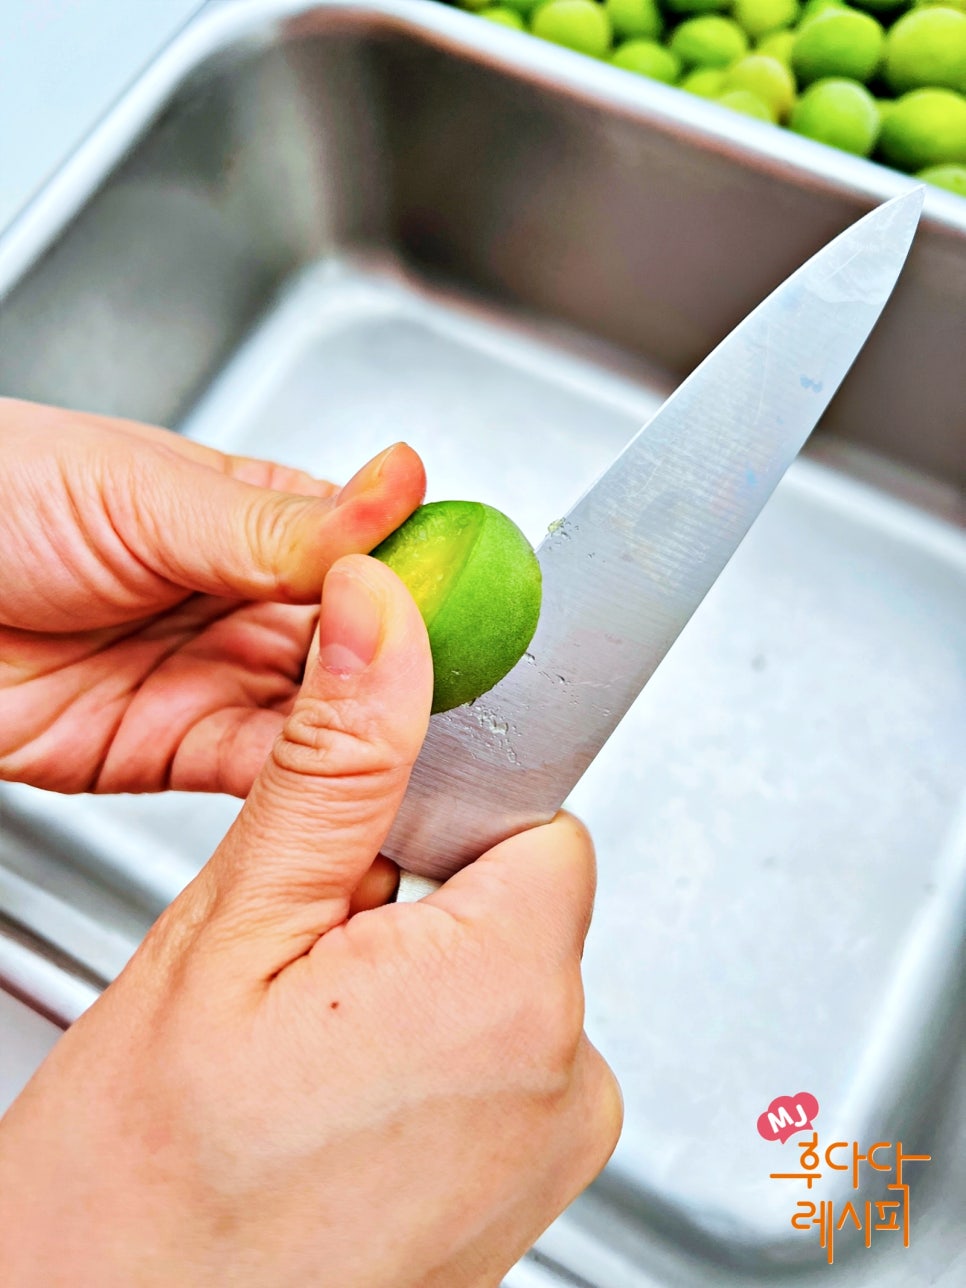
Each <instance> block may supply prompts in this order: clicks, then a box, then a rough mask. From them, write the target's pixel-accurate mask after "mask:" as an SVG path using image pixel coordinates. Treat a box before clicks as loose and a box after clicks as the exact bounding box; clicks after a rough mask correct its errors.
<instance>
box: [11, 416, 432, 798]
mask: <svg viewBox="0 0 966 1288" xmlns="http://www.w3.org/2000/svg"><path fill="white" fill-rule="evenodd" d="M0 450H2V453H3V470H2V471H0V710H2V714H3V719H2V721H0V779H2V778H6V779H15V780H18V781H21V782H27V783H32V784H34V785H35V786H38V787H46V788H50V789H53V790H56V791H61V792H85V791H97V792H149V791H162V790H164V789H166V788H180V789H182V790H186V791H222V792H231V793H233V794H234V795H237V796H244V795H245V793H246V792H247V791H248V789H249V788H250V787H251V784H252V781H253V780H254V777H255V775H256V773H257V772H258V769H259V767H260V766H261V764H262V762H263V761H264V759H265V757H266V755H267V754H268V752H269V749H270V748H271V745H272V743H273V741H274V740H275V738H276V737H277V735H278V733H279V730H280V729H281V727H282V722H283V720H284V718H285V715H286V714H287V713H288V711H289V710H290V709H291V705H292V702H293V700H294V697H295V693H296V691H297V689H298V685H299V682H300V680H301V675H302V668H303V664H304V661H305V653H306V649H307V648H308V644H309V640H310V638H311V635H312V631H313V629H314V626H315V619H316V616H317V606H318V599H319V594H320V591H321V587H322V580H323V577H324V575H325V572H326V570H327V569H328V568H329V566H330V565H331V564H332V562H333V561H334V560H335V559H336V558H338V557H339V556H340V555H344V554H349V553H355V552H365V551H368V550H371V549H372V548H373V547H374V546H375V545H376V544H377V543H378V542H379V541H381V540H382V538H383V537H385V536H387V535H388V534H389V533H390V532H392V531H393V530H394V529H395V528H397V527H398V526H399V524H400V523H402V521H403V520H404V519H405V518H406V517H407V516H408V515H409V514H410V513H411V512H412V511H413V510H414V509H415V508H416V506H417V505H418V504H419V502H420V500H421V499H422V495H423V490H424V486H425V477H424V474H423V468H422V464H421V462H420V460H419V458H418V457H417V456H416V454H415V452H413V451H412V450H411V449H410V448H408V447H405V446H404V445H402V444H397V446H396V447H394V448H391V449H389V451H388V452H385V453H383V455H382V456H379V457H377V458H376V459H375V460H374V461H370V463H369V464H368V465H367V466H366V467H365V468H364V469H363V470H361V471H360V473H359V474H357V475H356V476H355V478H353V479H352V480H351V482H350V483H349V484H347V486H346V487H345V488H343V489H342V491H341V492H339V491H338V489H337V488H336V487H335V486H334V485H333V484H331V483H322V482H319V481H317V480H316V479H313V478H311V477H310V476H309V475H307V474H303V473H301V472H300V471H297V470H291V469H286V468H285V467H283V466H280V465H273V464H271V463H270V462H267V461H256V460H249V459H245V458H239V457H232V456H224V455H222V453H221V452H216V451H214V450H212V449H211V448H208V447H203V446H201V445H199V444H197V443H192V442H189V441H188V440H186V439H184V438H181V437H179V436H178V435H177V434H171V433H168V432H167V431H165V430H162V429H154V428H151V427H149V426H146V425H138V424H135V423H133V422H130V421H120V420H109V419H106V418H104V417H100V416H89V415H83V414H81V413H78V412H66V411H60V410H58V409H56V408H52V407H40V406H35V405H32V404H29V403H20V402H13V401H11V400H9V399H0ZM293 605H307V607H301V608H300V607H293Z"/></svg>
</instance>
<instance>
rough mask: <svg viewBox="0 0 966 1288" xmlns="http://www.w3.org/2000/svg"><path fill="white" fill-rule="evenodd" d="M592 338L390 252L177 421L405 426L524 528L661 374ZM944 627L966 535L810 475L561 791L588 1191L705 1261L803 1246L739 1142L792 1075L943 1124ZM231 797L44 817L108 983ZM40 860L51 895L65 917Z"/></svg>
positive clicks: (899, 1127) (954, 649)
mask: <svg viewBox="0 0 966 1288" xmlns="http://www.w3.org/2000/svg"><path fill="white" fill-rule="evenodd" d="M580 348H581V346H580V344H579V341H578V340H577V338H576V337H574V336H572V335H566V334H564V333H562V332H561V331H560V329H559V328H541V327H540V326H539V325H537V324H535V323H532V322H531V323H528V322H527V321H526V320H525V319H524V318H522V317H520V316H519V315H515V314H511V313H502V314H501V313H500V312H498V311H497V310H495V309H493V308H492V307H490V308H488V307H485V306H483V305H482V304H481V303H480V302H479V300H477V299H474V298H472V297H467V296H463V297H460V296H459V295H458V294H456V293H454V292H453V291H451V290H450V291H442V290H438V289H433V287H431V286H430V285H429V284H428V283H426V282H424V281H420V280H418V279H415V278H413V277H412V276H411V275H407V274H406V273H405V272H403V271H402V270H401V269H400V268H399V267H398V265H395V264H393V263H392V262H389V261H386V260H379V259H374V258H372V257H365V256H360V257H356V258H352V257H334V258H330V259H326V260H324V261H321V262H319V263H317V264H315V265H312V266H310V267H308V268H307V269H304V270H302V271H300V272H299V273H297V274H296V275H294V276H293V277H292V278H291V280H290V281H289V282H288V283H287V284H286V287H285V289H284V290H282V291H281V292H280V293H279V295H278V298H277V300H276V302H275V305H274V307H273V308H272V309H271V310H269V311H268V312H267V313H266V315H265V316H264V317H263V319H262V320H261V322H260V323H259V324H258V325H257V326H256V327H255V328H254V329H253V330H252V331H251V333H250V334H249V335H248V336H247V337H246V338H245V340H244V342H243V343H242V344H241V345H240V346H239V347H238V349H237V350H236V352H235V353H234V354H233V356H232V357H231V358H230V360H229V361H228V362H227V364H226V365H225V366H224V368H223V370H222V371H221V373H220V375H219V376H218V378H217V379H216V380H215V381H214V382H213V383H212V385H211V387H210V388H209V390H208V391H207V392H206V394H205V395H204V397H203V398H202V399H201V400H200V401H199V402H198V403H197V405H196V406H195V408H194V409H193V411H192V413H191V414H190V415H189V416H188V417H187V418H186V420H185V421H184V423H183V425H182V428H183V430H184V432H186V433H188V434H191V435H193V436H196V437H198V438H200V439H202V440H204V441H206V442H208V443H211V444H212V445H216V446H219V447H221V448H224V449H226V450H231V451H236V452H241V453H250V454H260V453H261V454H264V453H266V452H270V453H271V454H273V455H274V456H276V457H278V458H281V459H284V460H286V461H288V462H291V463H292V464H297V465H300V466H302V467H305V468H308V469H310V470H312V471H314V472H316V473H319V474H322V475H327V476H331V477H335V478H340V477H345V476H346V475H347V474H348V473H349V472H351V470H352V469H354V468H355V467H356V466H357V465H358V464H359V463H361V462H362V461H363V460H364V459H366V458H367V457H368V456H369V455H371V454H373V453H374V452H376V451H377V450H379V449H380V448H381V447H382V446H384V445H385V444H386V443H388V442H390V441H394V440H396V439H399V438H405V439H406V440H407V441H409V442H411V443H412V444H413V445H414V446H415V447H417V448H418V450H419V451H420V452H421V453H422V454H423V456H424V459H425V461H426V464H427V468H428V473H429V479H430V496H431V497H436V498H442V497H447V496H471V497H476V498H480V499H484V500H487V501H490V502H491V503H493V504H496V505H498V506H500V507H501V508H503V509H505V510H506V511H508V512H509V513H511V514H512V515H514V516H515V517H516V518H517V519H518V520H519V521H520V523H521V525H522V526H523V527H524V528H525V530H526V531H527V533H528V535H529V536H530V537H531V539H532V540H534V541H538V540H539V539H540V536H541V535H542V533H543V532H544V531H545V530H546V528H547V525H548V523H549V522H550V521H551V520H552V519H553V518H554V517H556V516H559V514H560V513H561V512H562V511H563V510H565V509H566V508H567V507H568V506H569V505H570V503H571V502H572V501H573V500H574V499H575V498H576V496H577V495H578V494H579V492H580V491H581V490H582V488H583V487H584V486H586V484H587V482H588V481H589V480H591V479H592V478H593V477H594V476H595V475H596V473H597V472H598V471H599V470H600V469H601V468H602V467H603V466H604V465H605V464H607V463H608V462H609V461H610V459H611V458H612V457H613V455H614V454H615V453H616V452H617V451H618V450H619V449H620V447H621V445H622V444H623V442H624V441H626V439H627V438H628V437H629V436H630V435H631V434H632V433H633V432H634V431H635V430H636V428H637V427H638V425H639V424H640V423H641V422H642V421H643V420H644V419H646V417H647V415H648V414H649V413H650V412H651V411H652V410H653V409H654V408H655V407H656V406H657V405H658V404H659V402H660V401H661V399H662V398H663V397H664V396H665V394H666V392H667V390H668V388H669V387H670V385H671V384H672V383H673V381H672V378H671V377H670V376H669V375H668V374H667V373H665V372H662V371H661V370H660V369H658V368H646V367H645V365H644V364H641V363H639V364H629V363H628V362H626V361H624V362H623V363H622V362H621V360H620V359H619V358H618V357H617V355H613V354H611V355H607V354H605V352H604V350H602V349H601V348H600V347H599V346H598V347H597V348H596V349H595V347H594V346H586V347H585V348H584V351H583V352H580ZM608 358H609V360H608ZM632 368H634V369H633V370H632ZM825 455H826V456H828V449H827V448H826V450H825ZM964 607H966V541H964V540H963V538H962V535H961V534H959V533H958V532H957V531H956V530H955V529H954V528H952V527H951V526H947V525H946V524H944V523H942V522H941V521H939V520H936V519H933V518H931V517H930V516H928V515H927V514H925V513H924V512H922V511H921V510H915V509H913V508H911V507H909V506H908V505H906V504H904V503H902V502H899V501H896V500H892V499H889V498H888V497H887V496H885V495H884V494H883V493H881V492H880V491H876V490H873V489H871V488H869V487H868V485H866V484H864V483H862V482H858V481H855V480H853V479H850V478H849V477H848V476H847V475H846V474H845V473H843V472H842V471H836V470H833V469H832V468H830V466H829V465H828V464H824V463H823V464H819V463H816V462H814V461H809V460H807V459H806V460H801V461H799V462H798V463H797V464H796V465H795V466H794V467H793V469H792V470H791V472H790V473H789V475H788V476H787V478H786V480H785V481H784V482H783V483H782V485H781V486H780V488H779V489H778V492H777V493H776V495H775V496H774V498H773V499H772V501H771V502H770V503H769V505H768V506H767V508H766V510H765V512H764V513H763V515H762V516H761V518H760V520H759V521H758V523H757V524H756V525H755V527H754V528H753V530H752V532H751V534H750V535H749V537H748V538H747V540H746V541H745V543H744V544H743V546H742V547H741V549H740V550H739V552H738V554H737V555H736V556H735V558H734V559H733V561H732V563H731V564H730V565H729V567H728V569H727V570H726V572H725V574H724V575H723V576H722V577H721V578H720V580H719V582H718V583H717V584H716V586H715V588H714V590H713V591H712V593H711V595H710V596H709V597H708V599H707V600H706V601H705V604H704V605H703V606H702V608H701V609H700V610H699V612H698V613H697V614H696V616H695V618H694V619H693V621H692V623H691V624H690V625H689V627H688V628H687V630H686V631H685V632H684V634H683V635H682V636H681V638H680V639H679V641H678V642H677V643H676V645H675V647H674V649H673V650H672V652H671V654H670V655H669V656H668V658H667V660H666V661H665V663H664V664H663V665H662V667H661V668H660V670H659V671H658V673H657V675H656V676H655V677H654V679H653V680H652V682H651V683H650V684H649V685H648V687H647V689H646V690H645V692H644V693H643V694H642V696H641V698H640V699H639V701H638V702H637V704H636V705H635V707H634V708H633V710H632V711H631V713H630V714H629V716H628V717H627V718H626V719H625V721H624V723H623V724H622V725H621V727H620V728H619V730H618V732H617V733H616V734H615V735H614V737H613V738H612V739H611V741H610V742H609V743H608V745H607V747H606V748H605V750H604V751H603V753H602V754H601V756H600V757H599V759H598V760H597V762H596V763H595V764H594V765H593V766H592V768H591V770H590V771H589V772H588V773H587V775H586V776H585V778H584V779H583V781H582V782H581V784H580V785H579V786H578V788H577V790H576V792H575V793H574V796H573V798H572V806H573V808H574V809H575V810H577V811H578V812H579V813H580V814H581V815H582V816H583V817H584V818H585V819H586V820H587V821H588V823H589V825H590V827H591V829H592V831H593V833H594V835H595V838H596V842H597V846H598V855H599V867H600V887H599V895H598V905H597V914H596V918H595V924H594V928H593V930H592V932H591V936H590V939H589V942H588V948H587V956H586V978H587V996H588V1002H587V1005H588V1028H589V1032H590V1034H591V1036H592V1038H593V1039H594V1040H595V1041H596V1042H597V1043H598V1045H599V1046H600V1047H601V1048H602V1050H603V1051H604V1052H605V1053H606V1055H607V1056H608V1058H609V1059H610V1060H611V1061H612V1063H613V1064H614V1066H615V1068H616V1070H617V1072H618V1075H619V1077H620V1079H621V1082H622V1084H623V1087H624V1092H625V1097H626V1127H625V1132H624V1137H623V1140H622V1142H621V1145H620V1147H619V1149H618V1153H617V1155H616V1158H615V1161H614V1163H613V1165H612V1168H611V1178H612V1179H611V1182H609V1183H613V1184H614V1185H615V1186H617V1187H618V1188H619V1189H621V1191H622V1192H623V1193H624V1195H625V1199H626V1200H627V1203H628V1204H629V1206H630V1208H631V1210H632V1212H633V1215H634V1219H635V1220H636V1221H638V1222H640V1223H641V1224H642V1225H647V1224H649V1223H650V1224H653V1225H654V1226H655V1227H657V1228H662V1227H663V1226H665V1225H666V1224H667V1223H668V1222H669V1221H671V1222H672V1223H676V1224H678V1225H679V1226H680V1228H681V1229H682V1230H687V1231H688V1235H687V1239H688V1241H689V1242H691V1243H693V1242H694V1241H695V1240H697V1241H698V1243H704V1244H706V1245H707V1249H708V1254H709V1255H710V1256H712V1257H713V1258H714V1259H716V1260H722V1259H723V1260H724V1261H725V1262H727V1261H728V1260H729V1259H730V1258H733V1257H734V1256H735V1255H736V1252H735V1248H736V1246H737V1247H740V1248H741V1249H743V1251H742V1253H741V1257H742V1258H743V1259H744V1261H745V1262H746V1263H747V1264H749V1265H752V1264H761V1263H770V1262H776V1261H777V1262H778V1263H781V1262H783V1261H786V1260H790V1261H792V1262H795V1261H800V1260H802V1261H808V1260H809V1259H811V1258H812V1256H813V1255H817V1253H818V1250H817V1248H813V1247H812V1241H809V1240H806V1239H804V1238H802V1239H801V1240H799V1239H798V1237H797V1236H796V1235H795V1234H794V1233H786V1232H787V1231H788V1212H789V1210H790V1208H791V1207H793V1204H790V1203H789V1199H788V1195H787V1193H786V1192H785V1191H784V1190H783V1188H782V1186H781V1185H780V1184H778V1183H776V1182H775V1181H772V1180H770V1179H769V1172H770V1170H771V1168H772V1166H773V1165H774V1164H773V1155H774V1152H775V1147H774V1146H773V1145H769V1144H767V1143H765V1142H763V1141H761V1140H760V1139H759V1138H758V1137H757V1135H756V1134H755V1132H754V1122H755V1119H756V1118H757V1115H758V1113H760V1112H761V1110H762V1108H763V1107H764V1106H765V1105H766V1104H768V1102H769V1101H770V1100H771V1099H772V1097H773V1096H774V1095H776V1094H779V1091H780V1089H781V1088H787V1089H788V1090H789V1091H791V1090H798V1089H800V1088H799V1084H801V1087H802V1088H809V1089H811V1090H812V1091H813V1093H814V1094H815V1095H817V1096H818V1098H819V1101H820V1104H821V1106H822V1119H823V1126H824V1127H825V1128H826V1129H833V1130H838V1131H839V1132H840V1133H841V1134H843V1135H848V1136H849V1137H850V1138H852V1137H862V1136H863V1134H866V1133H868V1132H874V1133H876V1134H877V1136H880V1137H883V1138H885V1137H888V1138H890V1139H892V1138H895V1137H896V1136H901V1135H902V1133H903V1132H904V1131H905V1132H906V1133H907V1136H908V1135H909V1134H910V1133H914V1134H915V1136H916V1139H917V1140H919V1139H921V1138H922V1137H923V1136H924V1135H925V1136H927V1137H928V1136H930V1135H931V1132H932V1130H933V1126H932V1111H933V1098H934V1093H935V1089H936V1085H937V1081H938V1080H939V1079H940V1078H941V1077H942V1076H943V1074H944V1072H945V1070H946V1066H947V1062H948V1060H949V1057H950V1052H951V1051H952V1050H954V1049H955V1048H956V1046H957V1039H958V1037H959V1036H960V1035H959V1034H958V1030H957V1024H956V1023H953V1022H952V1020H951V1013H953V1010H954V1008H953V1001H954V998H955V996H956V990H957V988H958V980H959V975H958V959H957V945H958V943H959V941H960V937H961V925H962V921H961V912H962V910H963V908H964V906H966V903H964V896H966V831H964V825H963V815H962V809H963V786H962V766H963V764H964V763H966V673H964V668H963V658H964V656H966V612H964V611H963V610H964ZM4 799H5V800H6V802H7V806H8V808H10V809H12V810H13V811H14V812H15V813H16V812H17V811H18V810H20V811H21V815H22V812H23V811H26V814H27V815H28V816H29V815H31V814H33V815H34V817H35V818H40V816H41V815H43V814H44V813H45V812H46V811H47V810H48V809H49V802H47V801H45V800H43V799H42V798H41V799H40V800H39V801H38V794H37V793H28V792H24V791H23V790H22V789H21V790H16V789H6V790H5V791H4ZM235 809H236V804H235V802H232V801H228V800H218V799H211V798H206V797H190V796H178V795H175V796H171V797H165V798H156V799H150V798H140V799H139V798H127V799H120V800H111V799H106V798H104V799H92V798H78V799H74V800H71V799H66V800H63V801H60V802H58V808H57V811H56V818H57V819H58V820H59V823H60V824H61V826H64V827H67V828H68V829H70V828H71V827H73V828H74V829H75V831H76V833H77V834H78V835H83V836H84V837H85V838H86V842H85V843H86V851H85V857H84V858H83V860H82V863H83V866H84V869H85V871H86V872H87V874H88V876H89V877H90V878H91V879H92V881H93V883H94V885H96V886H97V887H98V888H99V889H100V890H101V892H102V893H101V896H100V903H99V904H98V903H97V902H96V901H95V902H94V904H93V905H91V904H90V902H89V896H88V906H87V908H86V912H87V914H88V915H89V916H93V917H94V919H95V920H97V919H98V918H100V920H101V921H102V922H107V923H109V924H110V925H111V926H112V927H113V928H114V938H113V939H112V940H111V941H110V942H107V943H105V942H104V941H101V942H99V943H98V945H97V948H96V954H95V949H93V948H88V949H87V950H86V951H87V952H88V953H89V954H94V955H96V964H97V965H98V966H99V968H100V969H101V973H102V974H103V975H107V976H108V977H109V975H110V966H111V963H112V962H113V963H114V965H115V966H116V965H117V964H118V960H117V953H118V951H120V952H121V955H122V956H123V944H124V942H127V943H129V944H130V946H132V947H133V944H134V943H135V942H136V939H137V924H138V922H137V917H140V918H141V919H142V923H143V925H144V926H146V925H147V924H148V923H149V921H150V919H151V917H152V916H153V915H154V914H155V913H156V912H157V911H158V910H159V909H160V908H161V907H162V906H163V905H164V903H165V902H166V900H167V899H169V898H170V897H172V896H173V895H174V894H175V893H176V891H177V890H178V889H179V888H180V886H181V885H182V884H183V883H184V881H185V880H187V879H188V878H189V877H190V875H191V874H192V872H193V871H194V870H196V868H197V866H199V865H200V863H201V862H203V861H204V859H205V858H206V857H207V855H208V853H209V852H210V850H211V849H212V848H213V847H214V845H215V844H217V841H218V839H219V837H220V836H221V834H222V833H223V831H224V829H225V827H226V825H227V822H228V820H229V818H230V817H231V816H232V815H233V813H234V811H235ZM142 865H143V867H142ZM57 866H58V865H56V864H53V865H51V866H50V872H49V874H48V883H47V884H48V890H50V891H52V893H54V894H55V895H59V896H60V897H62V898H63V899H64V900H65V901H66V902H67V903H69V904H70V905H72V906H74V907H79V906H83V905H81V904H79V901H78V898H77V895H76V892H72V891H70V890H67V891H65V890H62V889H60V888H59V887H58V881H63V880H66V878H65V877H61V878H58V877H57V876H56V871H57ZM71 880H73V881H76V877H71ZM118 892H120V894H118ZM118 897H122V898H123V899H124V900H126V906H127V907H128V910H129V913H128V917H127V920H126V921H124V920H120V919H119V918H118V915H117V912H116V910H113V908H112V904H111V901H112V900H114V899H116V898H118ZM132 908H133V909H134V910H135V911H134V913H133V919H132V914H131V912H130V909H132ZM125 933H126V934H127V940H126V941H125V940H124V938H123V935H124V934H125ZM75 937H76V941H77V943H79V944H80V945H81V948H80V951H81V952H82V953H83V952H84V951H85V949H84V947H83V945H84V944H85V943H86V942H87V941H85V940H84V939H83V936H82V934H81V933H80V931H76V932H75ZM112 951H113V952H114V953H115V956H114V957H112V956H111V952H112ZM105 963H107V965H106V966H105ZM88 964H90V960H88ZM792 1083H794V1084H795V1087H794V1088H792ZM833 1124H834V1125H835V1126H834V1128H833ZM725 1157H727V1158H728V1160H729V1166H728V1167H723V1166H722V1165H721V1160H722V1159H723V1158H725ZM628 1195H630V1196H631V1197H630V1198H629V1199H627V1196H628Z"/></svg>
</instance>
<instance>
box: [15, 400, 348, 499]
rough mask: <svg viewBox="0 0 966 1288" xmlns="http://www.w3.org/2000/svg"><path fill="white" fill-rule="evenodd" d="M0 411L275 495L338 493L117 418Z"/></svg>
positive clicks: (299, 475)
mask: <svg viewBox="0 0 966 1288" xmlns="http://www.w3.org/2000/svg"><path fill="white" fill-rule="evenodd" d="M0 408H3V409H7V408H9V409H12V415H13V416H15V417H16V420H17V421H18V422H21V423H24V424H25V425H26V426H27V428H28V431H31V432H33V431H34V430H35V428H36V427H40V428H44V427H45V426H48V427H51V428H58V429H59V428H60V427H62V426H63V424H64V418H65V416H66V417H69V420H70V422H76V423H77V424H78V425H88V426H90V427H91V428H92V429H97V430H106V431H107V432H108V433H111V434H124V435H125V436H126V437H128V438H136V439H138V440H139V441H140V442H142V443H145V444H149V445H150V446H152V447H157V448H160V449H162V450H165V451H168V452H173V453H174V454H175V455H176V456H180V457H183V458H184V459H185V460H190V461H194V462H195V463H196V464H198V465H205V466H207V467H208V468H209V469H213V470H217V471H218V472H219V473H221V474H229V475H231V476H232V478H237V479H240V480H241V481H242V482H244V483H254V484H255V485H256V486H257V487H268V488H273V489H274V490H275V491H277V492H297V493H299V494H300V495H302V496H319V497H327V496H332V495H333V494H334V493H335V492H338V490H339V488H338V485H337V484H335V483H330V482H329V481H328V480H326V479H317V478H315V477H314V476H313V475H312V474H308V473H307V472H306V471H305V470H299V469H294V468H292V467H290V466H287V465H281V464H279V463H278V462H276V461H268V460H262V459H260V458H258V457H251V456H234V455H232V454H230V453H226V452H220V451H218V449H217V448H214V447H208V446H207V445H206V444H204V443H199V442H197V441H196V440H195V439H193V438H186V437H185V436H184V434H178V433H175V432H174V431H172V430H170V429H162V428H161V427H160V426H158V425H146V424H143V423H142V422H140V421H136V420H125V419H123V418H122V417H119V416H100V415H98V414H97V413H96V412H83V411H65V409H63V408H60V407H51V406H44V405H42V404H38V403H29V402H22V401H20V400H18V399H14V398H0Z"/></svg>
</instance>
